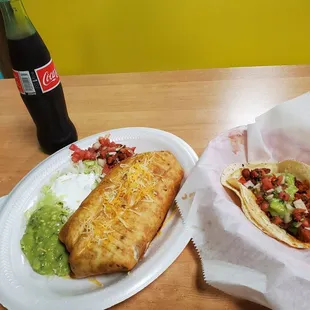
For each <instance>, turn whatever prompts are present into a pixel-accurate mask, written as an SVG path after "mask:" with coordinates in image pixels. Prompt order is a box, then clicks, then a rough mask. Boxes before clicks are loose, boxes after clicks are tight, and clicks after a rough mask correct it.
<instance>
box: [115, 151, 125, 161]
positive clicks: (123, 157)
mask: <svg viewBox="0 0 310 310" xmlns="http://www.w3.org/2000/svg"><path fill="white" fill-rule="evenodd" d="M117 158H118V159H119V161H122V160H124V159H126V158H127V156H126V154H124V153H118V154H117Z"/></svg>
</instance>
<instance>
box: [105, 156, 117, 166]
mask: <svg viewBox="0 0 310 310" xmlns="http://www.w3.org/2000/svg"><path fill="white" fill-rule="evenodd" d="M115 160H116V154H115V155H112V156H109V157H108V158H107V163H108V165H112V164H113V163H114V162H115Z"/></svg>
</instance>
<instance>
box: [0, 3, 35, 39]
mask: <svg viewBox="0 0 310 310" xmlns="http://www.w3.org/2000/svg"><path fill="white" fill-rule="evenodd" d="M0 8H1V12H2V15H3V20H4V25H5V32H6V37H7V38H8V39H11V40H18V39H23V38H26V37H29V36H30V35H33V34H34V33H35V32H36V29H35V28H34V26H33V24H32V23H31V21H30V19H29V17H28V15H27V13H26V10H25V8H24V5H23V3H22V1H21V0H0Z"/></svg>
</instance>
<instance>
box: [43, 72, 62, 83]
mask: <svg viewBox="0 0 310 310" xmlns="http://www.w3.org/2000/svg"><path fill="white" fill-rule="evenodd" d="M58 78H59V76H58V74H57V72H56V69H54V70H53V71H52V72H48V71H46V72H45V73H44V75H43V85H44V86H48V85H49V84H51V83H53V82H55V81H56V80H57V79H58Z"/></svg>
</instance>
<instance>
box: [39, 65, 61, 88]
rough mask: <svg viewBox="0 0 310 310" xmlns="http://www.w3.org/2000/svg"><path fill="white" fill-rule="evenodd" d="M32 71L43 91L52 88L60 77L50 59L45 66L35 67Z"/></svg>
mask: <svg viewBox="0 0 310 310" xmlns="http://www.w3.org/2000/svg"><path fill="white" fill-rule="evenodd" d="M34 71H35V73H36V75H37V78H38V81H39V84H40V86H41V90H42V92H43V93H46V92H48V91H50V90H52V89H54V88H55V87H56V86H58V84H59V83H60V78H59V75H58V74H57V71H56V69H55V66H54V63H53V61H52V59H51V60H50V62H49V63H47V64H46V65H45V66H42V67H41V68H38V69H35V70H34Z"/></svg>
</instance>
